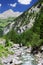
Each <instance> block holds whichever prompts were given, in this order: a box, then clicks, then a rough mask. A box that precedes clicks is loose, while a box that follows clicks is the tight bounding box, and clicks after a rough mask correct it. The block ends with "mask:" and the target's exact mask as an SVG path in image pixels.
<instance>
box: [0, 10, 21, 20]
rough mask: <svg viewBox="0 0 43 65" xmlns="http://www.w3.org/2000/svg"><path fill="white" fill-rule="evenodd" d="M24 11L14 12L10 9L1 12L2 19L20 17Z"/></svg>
mask: <svg viewBox="0 0 43 65" xmlns="http://www.w3.org/2000/svg"><path fill="white" fill-rule="evenodd" d="M21 14H22V12H13V10H11V9H9V10H7V11H5V12H3V13H1V14H0V18H1V19H6V18H9V17H15V18H16V17H18V16H19V15H21Z"/></svg>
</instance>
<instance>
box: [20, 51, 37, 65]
mask: <svg viewBox="0 0 43 65" xmlns="http://www.w3.org/2000/svg"><path fill="white" fill-rule="evenodd" d="M21 60H22V61H23V63H22V64H21V65H37V62H36V61H35V57H34V56H33V55H32V54H29V53H26V52H25V51H24V52H23V53H22V55H21Z"/></svg>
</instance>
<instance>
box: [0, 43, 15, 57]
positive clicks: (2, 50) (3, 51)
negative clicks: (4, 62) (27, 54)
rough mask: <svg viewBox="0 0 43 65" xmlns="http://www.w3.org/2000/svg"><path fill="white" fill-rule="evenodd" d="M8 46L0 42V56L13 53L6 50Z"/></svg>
mask: <svg viewBox="0 0 43 65" xmlns="http://www.w3.org/2000/svg"><path fill="white" fill-rule="evenodd" d="M8 48H9V47H4V46H3V45H1V44H0V57H3V56H5V57H7V56H8V54H11V55H12V54H14V53H13V52H12V51H9V50H8Z"/></svg>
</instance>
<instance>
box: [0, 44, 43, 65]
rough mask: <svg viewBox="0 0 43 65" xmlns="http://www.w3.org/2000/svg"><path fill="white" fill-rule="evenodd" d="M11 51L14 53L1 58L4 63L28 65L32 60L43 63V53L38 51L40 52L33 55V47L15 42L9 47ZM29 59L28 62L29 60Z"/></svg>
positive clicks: (40, 64) (38, 64)
mask: <svg viewBox="0 0 43 65" xmlns="http://www.w3.org/2000/svg"><path fill="white" fill-rule="evenodd" d="M9 50H10V51H13V52H14V54H13V55H8V57H2V58H0V60H1V62H2V64H3V65H26V64H25V62H26V63H27V65H28V64H29V63H30V65H35V64H32V63H31V62H30V61H32V62H33V61H35V62H36V65H43V53H40V52H38V54H35V55H32V54H31V47H30V48H27V47H26V46H23V47H19V44H14V45H13V46H12V47H10V48H9ZM27 61H28V62H27Z"/></svg>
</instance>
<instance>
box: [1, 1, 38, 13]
mask: <svg viewBox="0 0 43 65" xmlns="http://www.w3.org/2000/svg"><path fill="white" fill-rule="evenodd" d="M37 1H38V0H0V13H3V12H4V11H6V10H9V9H12V10H13V11H15V12H24V11H26V10H27V9H29V8H30V7H31V6H32V5H34V4H35V3H36V2H37Z"/></svg>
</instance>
